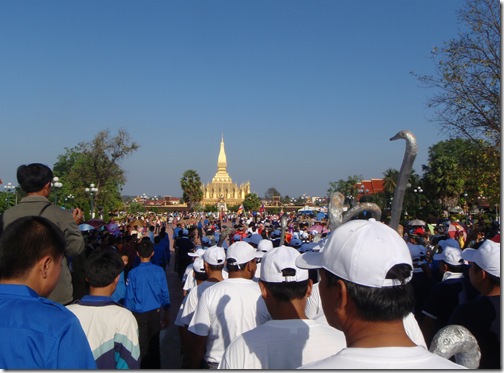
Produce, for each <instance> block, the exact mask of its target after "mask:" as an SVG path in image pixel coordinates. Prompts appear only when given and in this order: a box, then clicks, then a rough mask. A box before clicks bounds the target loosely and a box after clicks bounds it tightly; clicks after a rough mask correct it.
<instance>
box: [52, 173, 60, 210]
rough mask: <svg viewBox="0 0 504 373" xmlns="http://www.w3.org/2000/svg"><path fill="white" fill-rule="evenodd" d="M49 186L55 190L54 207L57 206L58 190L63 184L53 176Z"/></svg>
mask: <svg viewBox="0 0 504 373" xmlns="http://www.w3.org/2000/svg"><path fill="white" fill-rule="evenodd" d="M51 186H52V187H53V188H55V190H54V205H57V204H58V189H60V188H61V187H62V186H63V184H62V183H60V181H59V177H57V176H55V177H53V181H52V183H51Z"/></svg>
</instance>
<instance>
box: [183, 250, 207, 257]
mask: <svg viewBox="0 0 504 373" xmlns="http://www.w3.org/2000/svg"><path fill="white" fill-rule="evenodd" d="M205 251H206V250H205V249H202V248H201V247H200V248H199V249H197V250H196V251H195V252H192V251H191V252H188V253H187V255H189V256H192V257H198V258H201V257H202V256H203V254H204V253H205Z"/></svg>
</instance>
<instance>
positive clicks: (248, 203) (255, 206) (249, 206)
mask: <svg viewBox="0 0 504 373" xmlns="http://www.w3.org/2000/svg"><path fill="white" fill-rule="evenodd" d="M259 207H261V200H260V199H259V196H258V195H257V194H255V193H249V194H247V195H246V196H245V200H244V201H243V208H244V209H245V211H247V212H248V211H258V210H259Z"/></svg>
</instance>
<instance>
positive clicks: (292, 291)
mask: <svg viewBox="0 0 504 373" xmlns="http://www.w3.org/2000/svg"><path fill="white" fill-rule="evenodd" d="M260 281H261V282H262V283H263V284H264V286H265V287H266V288H267V289H268V291H269V292H270V293H271V294H272V295H273V298H275V299H276V300H277V301H280V302H289V301H291V300H293V299H303V298H304V297H305V296H306V291H307V290H308V280H305V281H300V282H266V281H263V280H260Z"/></svg>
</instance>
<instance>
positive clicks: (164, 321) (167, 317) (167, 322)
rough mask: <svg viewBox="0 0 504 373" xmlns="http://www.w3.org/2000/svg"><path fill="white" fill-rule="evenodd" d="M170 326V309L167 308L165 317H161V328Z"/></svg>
mask: <svg viewBox="0 0 504 373" xmlns="http://www.w3.org/2000/svg"><path fill="white" fill-rule="evenodd" d="M169 326H170V313H169V312H168V310H165V311H164V313H163V317H162V318H161V329H165V328H167V327H169Z"/></svg>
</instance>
